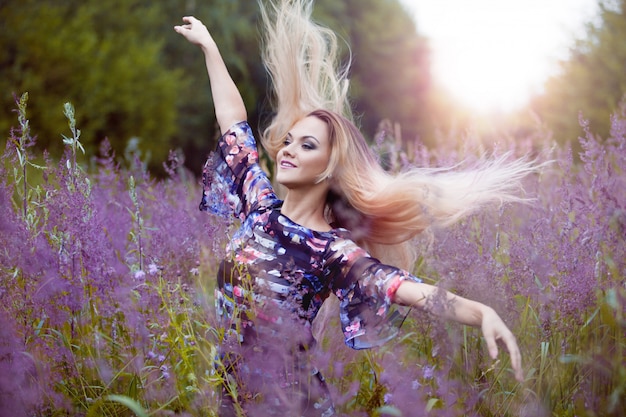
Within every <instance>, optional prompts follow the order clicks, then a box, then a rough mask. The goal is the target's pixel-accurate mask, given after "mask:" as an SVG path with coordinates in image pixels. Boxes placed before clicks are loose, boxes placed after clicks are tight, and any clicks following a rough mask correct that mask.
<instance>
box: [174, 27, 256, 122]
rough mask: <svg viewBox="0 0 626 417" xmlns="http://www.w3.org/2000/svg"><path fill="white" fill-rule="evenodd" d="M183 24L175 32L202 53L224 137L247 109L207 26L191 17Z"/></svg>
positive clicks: (245, 117) (242, 118) (245, 116)
mask: <svg viewBox="0 0 626 417" xmlns="http://www.w3.org/2000/svg"><path fill="white" fill-rule="evenodd" d="M183 22H185V24H184V25H180V26H175V27H174V30H175V31H176V32H177V33H180V34H181V35H183V36H184V37H185V38H186V39H187V40H188V41H189V42H191V43H193V44H194V45H198V46H199V47H200V48H201V49H202V52H203V53H204V58H205V62H206V68H207V72H208V74H209V80H210V82H211V94H212V96H213V103H214V106H215V116H216V117H217V123H218V124H219V126H220V131H221V132H222V134H224V133H225V132H226V131H227V130H228V128H230V127H231V126H232V125H234V124H235V123H238V122H241V121H244V120H246V119H247V114H246V108H245V105H244V103H243V99H242V98H241V94H239V90H238V89H237V86H236V85H235V83H234V82H233V80H232V78H231V77H230V74H229V73H228V69H227V68H226V64H224V60H223V59H222V56H221V55H220V51H219V49H218V48H217V44H216V43H215V41H214V40H213V37H212V36H211V34H210V33H209V31H208V29H207V28H206V26H205V25H204V24H203V23H202V22H201V21H200V20H198V19H196V18H195V17H192V16H186V17H183Z"/></svg>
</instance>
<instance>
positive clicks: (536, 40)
mask: <svg viewBox="0 0 626 417" xmlns="http://www.w3.org/2000/svg"><path fill="white" fill-rule="evenodd" d="M402 2H403V3H404V4H406V6H407V8H408V9H409V10H410V11H412V12H413V13H414V16H415V20H416V23H417V30H418V33H420V34H421V35H422V36H425V37H427V38H429V40H430V45H431V49H432V53H433V68H432V71H433V76H434V77H435V79H436V80H437V81H438V82H439V83H440V84H441V85H442V86H443V87H444V88H445V89H446V90H448V91H449V92H450V93H451V94H452V95H453V97H454V98H456V99H457V100H459V101H460V102H461V103H462V104H465V105H467V106H469V107H471V108H473V109H474V110H476V111H479V112H492V111H510V110H515V109H516V108H519V107H521V106H523V105H524V104H525V103H526V102H527V100H528V98H530V96H531V95H532V94H533V93H539V92H541V89H542V86H543V83H544V82H545V80H547V78H548V77H549V76H550V75H553V74H555V73H556V72H557V70H558V65H557V63H558V61H559V59H564V58H567V56H568V49H569V47H570V46H571V45H572V44H573V42H574V39H576V38H577V37H583V36H584V34H585V23H588V22H590V21H592V20H593V18H594V17H595V16H596V12H597V4H596V3H597V0H402Z"/></svg>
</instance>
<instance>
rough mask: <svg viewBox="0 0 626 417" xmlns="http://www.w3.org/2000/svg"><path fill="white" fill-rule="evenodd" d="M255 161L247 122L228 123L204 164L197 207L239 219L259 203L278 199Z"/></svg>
mask: <svg viewBox="0 0 626 417" xmlns="http://www.w3.org/2000/svg"><path fill="white" fill-rule="evenodd" d="M258 160H259V154H258V151H257V147H256V141H255V139H254V135H253V134H252V129H251V128H250V126H249V125H248V122H245V121H244V122H240V123H237V124H236V125H234V126H232V127H231V128H230V129H229V130H228V131H227V132H226V133H224V135H222V137H221V138H220V139H219V141H218V143H217V149H216V150H215V152H212V153H211V155H210V156H209V158H208V160H207V161H206V163H205V164H204V168H203V170H202V184H203V190H202V201H201V202H200V210H203V211H209V212H212V213H214V214H217V215H221V216H227V215H230V214H232V215H234V216H235V217H238V218H240V219H242V220H243V219H244V218H245V217H246V216H247V215H248V214H249V213H250V212H251V211H253V210H255V209H257V208H258V207H259V206H260V205H268V206H269V205H271V204H274V203H275V202H276V201H277V200H278V199H277V197H276V194H275V193H274V189H273V188H272V184H271V182H270V180H269V178H268V177H267V175H266V174H265V172H263V170H262V169H261V167H260V166H259V163H258Z"/></svg>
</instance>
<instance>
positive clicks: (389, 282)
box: [175, 0, 532, 415]
mask: <svg viewBox="0 0 626 417" xmlns="http://www.w3.org/2000/svg"><path fill="white" fill-rule="evenodd" d="M311 7H312V6H311V1H310V0H295V1H294V0H277V3H276V4H275V3H270V8H269V10H268V9H265V8H264V7H263V6H262V5H261V10H262V16H263V22H264V27H263V29H264V31H265V35H266V38H265V44H264V55H263V58H264V63H265V65H266V67H267V69H268V71H269V73H270V76H271V79H272V82H273V89H274V94H275V99H276V114H275V117H274V119H273V120H272V122H271V124H270V125H269V127H268V128H267V129H266V130H265V131H264V134H263V137H262V141H263V144H264V147H265V149H266V151H267V152H268V153H269V155H270V156H271V157H272V159H273V160H274V161H275V162H276V178H275V180H276V182H277V183H279V184H280V185H281V186H282V187H284V189H285V194H284V198H283V199H282V200H281V199H279V198H278V197H277V195H276V193H275V190H274V189H273V188H272V185H271V183H270V180H269V179H268V177H267V176H266V175H265V173H263V171H262V170H261V168H260V166H259V164H258V154H257V149H256V144H255V139H254V137H253V135H252V132H251V129H250V127H249V126H248V124H247V123H246V118H247V115H246V109H245V107H244V104H243V100H242V98H241V96H240V94H239V92H238V90H237V87H236V86H235V84H234V82H233V80H232V79H231V77H230V75H229V73H228V70H227V68H226V66H225V64H224V62H223V60H222V58H221V56H220V53H219V51H218V48H217V46H216V44H215V42H214V40H213V39H212V37H211V35H210V34H209V32H208V30H207V28H206V27H205V26H204V25H203V24H202V22H200V21H199V20H197V19H195V18H194V17H184V18H183V22H184V24H183V25H181V26H176V27H175V30H176V31H177V32H178V33H179V34H181V35H183V36H184V37H185V38H186V39H187V40H188V41H190V42H191V43H193V44H196V45H198V46H200V48H201V50H202V51H203V53H204V56H205V61H206V67H207V71H208V75H209V78H210V82H211V92H212V96H213V101H214V103H215V112H216V116H217V121H218V124H219V126H220V130H221V132H222V137H221V139H220V141H219V144H218V149H217V151H216V153H214V154H213V155H212V156H211V157H210V158H209V161H207V164H206V166H205V169H204V194H203V199H202V203H201V209H203V210H210V211H214V212H224V207H228V210H230V211H231V212H233V213H234V214H235V216H236V217H238V218H239V219H240V221H241V226H240V228H239V230H238V231H237V232H236V234H235V235H234V236H233V238H232V240H231V242H230V244H229V249H230V251H231V252H232V258H231V259H228V260H225V261H224V262H222V265H221V266H220V271H219V276H218V286H217V290H216V304H217V306H218V312H219V313H220V315H222V317H224V318H225V319H226V320H228V321H229V323H230V328H231V330H232V331H231V333H232V334H233V335H235V339H236V341H237V343H239V344H241V345H242V346H246V345H247V346H252V347H254V348H253V349H251V350H250V351H249V353H250V355H252V354H253V353H254V352H255V351H256V352H258V351H261V352H262V354H263V355H266V354H268V352H269V351H270V350H271V346H270V345H274V346H276V345H280V346H281V347H283V348H284V347H285V346H291V347H292V349H291V350H292V353H293V352H295V355H293V356H294V359H293V361H292V362H291V363H290V365H289V366H288V368H289V369H290V370H291V371H292V370H293V369H296V368H297V369H300V370H301V369H304V370H305V371H307V372H309V373H308V375H313V376H314V378H313V379H317V388H319V389H318V392H317V394H316V395H312V394H310V393H306V392H305V393H303V394H302V398H301V401H300V402H299V403H298V407H300V409H299V410H298V412H299V413H300V414H299V415H332V413H333V410H332V405H331V404H330V402H329V400H328V395H327V393H326V391H325V390H324V384H323V378H321V376H320V375H319V373H317V372H315V371H314V370H311V369H310V368H308V365H303V364H302V362H301V361H299V359H298V358H299V357H300V356H301V355H304V353H303V352H304V351H306V350H307V349H309V348H310V346H312V344H313V342H314V338H313V337H312V336H311V330H310V329H311V323H312V322H313V319H314V318H315V317H316V316H317V314H318V312H319V310H320V307H321V305H322V303H323V302H324V300H325V299H326V298H328V297H329V296H330V295H334V296H335V297H336V298H337V299H338V300H339V308H340V321H341V327H342V330H343V334H344V337H345V342H346V344H347V345H348V346H350V347H352V348H354V349H363V348H370V347H373V346H377V345H380V344H381V343H384V342H386V341H387V340H389V339H391V338H393V337H394V336H395V335H396V333H397V320H396V315H394V314H393V313H392V312H391V309H390V307H391V305H392V304H393V303H396V304H399V305H404V306H412V307H418V308H422V309H425V310H428V311H431V312H433V313H435V314H438V315H441V316H443V317H445V318H447V319H451V320H454V321H456V322H459V323H462V324H465V325H470V326H480V327H481V329H482V332H483V335H484V337H485V340H486V342H487V346H488V350H489V353H490V355H491V357H492V358H496V356H497V354H498V347H497V343H496V342H497V341H501V342H502V343H503V344H504V345H505V346H506V348H507V349H508V351H509V354H510V355H511V366H512V368H513V370H514V372H515V377H516V378H517V379H518V380H520V381H521V380H522V379H523V375H522V367H521V357H520V352H519V349H518V346H517V343H516V340H515V337H514V336H513V334H512V333H511V331H510V330H509V329H508V328H507V326H506V325H505V324H504V323H503V321H502V320H501V318H500V317H499V316H498V314H496V312H495V311H494V310H493V309H492V308H490V307H488V306H486V305H483V304H481V303H478V302H475V301H471V300H468V299H464V298H462V297H459V296H456V295H453V294H451V293H448V292H445V291H443V290H441V289H438V288H437V287H434V286H431V285H427V284H425V283H422V282H421V280H420V279H418V278H416V277H414V276H412V275H411V274H410V273H409V272H407V271H406V270H404V269H401V268H397V267H395V266H391V265H392V263H391V262H389V261H390V260H392V261H393V262H394V264H395V265H398V266H401V267H404V268H405V269H408V268H410V267H411V266H412V262H411V251H410V250H409V249H410V242H409V241H410V239H411V238H413V237H414V236H415V235H417V234H418V233H420V232H422V231H424V230H425V229H427V228H429V227H431V226H440V225H448V224H451V223H453V222H455V221H456V220H458V219H459V218H461V217H463V216H464V215H466V214H468V213H471V212H472V211H475V210H476V209H477V208H479V207H481V206H483V205H485V204H488V203H492V202H502V201H518V200H520V199H519V198H518V197H516V196H515V194H514V193H513V190H515V189H516V187H517V186H518V185H519V181H520V179H521V178H522V177H523V176H524V175H526V174H527V173H528V172H530V171H531V170H532V167H531V166H530V164H528V163H525V162H523V161H516V162H513V163H505V162H504V160H497V161H491V162H489V163H486V164H485V165H484V166H483V167H481V168H479V169H476V170H474V171H469V172H462V173H454V172H451V171H446V172H443V173H439V174H432V173H427V172H424V171H421V170H414V171H411V172H407V173H404V174H401V175H400V176H396V177H393V176H390V175H388V174H387V173H386V172H385V171H384V170H383V169H382V168H381V167H380V166H379V164H378V163H377V161H376V159H375V158H374V157H373V156H372V154H371V152H370V151H369V148H368V147H367V144H366V142H365V140H364V139H363V137H362V135H361V134H360V133H359V131H358V129H357V128H356V127H355V125H354V123H353V122H352V121H351V116H350V111H349V106H348V105H347V94H346V93H347V79H346V72H345V70H344V71H341V70H338V69H337V65H336V60H335V59H336V56H337V54H336V51H337V47H336V40H335V36H334V34H333V33H332V32H331V31H329V30H328V29H326V28H323V27H321V26H318V25H316V24H315V23H313V22H312V21H311ZM348 229H349V230H348ZM374 256H376V257H374ZM377 258H379V259H381V260H382V261H384V262H381V261H379V260H378V259H377ZM437 297H442V298H440V299H439V300H440V301H441V302H434V300H435V299H436V298H437ZM287 323H289V326H291V327H289V328H290V329H293V328H294V327H293V324H294V323H295V324H297V325H298V327H297V328H298V329H299V330H298V332H297V334H294V333H293V332H291V331H290V334H289V340H287V339H286V338H284V334H283V335H282V336H281V333H280V328H284V327H285V326H287ZM264 335H265V336H269V338H266V339H264V338H263V337H264ZM281 337H283V338H281ZM225 339H226V340H227V341H228V340H232V339H233V338H232V337H231V338H230V339H229V336H226V337H225ZM263 340H264V341H265V342H261V341H263ZM268 340H273V343H267V341H268ZM244 359H245V360H246V362H247V363H248V364H249V363H250V360H249V358H244ZM240 360H241V357H240V356H236V357H235V356H233V357H231V358H228V357H226V358H225V360H224V361H225V363H227V365H226V367H227V368H228V369H227V372H230V373H233V374H234V373H236V372H240V373H239V374H238V375H239V377H240V376H241V375H242V374H243V373H245V372H248V375H252V374H254V371H251V370H250V366H249V365H248V364H246V365H245V366H244V365H242V364H241V362H240ZM235 362H236V363H235ZM293 363H297V365H293ZM244 368H245V369H246V371H245V372H244V370H243V369H244ZM281 369H283V368H281ZM285 369H286V368H285ZM283 370H284V369H283ZM279 373H280V372H279ZM292 373H293V372H286V373H283V377H284V375H285V374H289V375H292ZM274 376H275V375H274ZM274 376H273V377H274ZM227 379H228V378H227ZM283 382H284V381H283ZM292 382H293V381H292ZM237 384H240V385H245V384H244V383H243V382H242V381H241V380H236V383H235V386H237ZM298 384H299V386H300V389H302V386H303V385H305V384H303V381H302V380H298V381H296V383H293V384H292V385H298ZM287 385H289V384H287ZM314 385H315V384H314V383H311V382H310V381H309V384H308V385H307V390H309V391H310V390H312V389H313V388H315V387H314ZM230 386H231V389H230V390H229V392H230V394H231V395H232V396H233V398H232V399H231V400H230V401H226V400H228V399H225V403H228V406H227V407H226V408H228V409H230V410H231V412H232V410H233V409H234V408H237V407H239V406H241V404H243V402H245V398H244V397H245V396H244V395H242V390H243V388H242V387H241V386H240V387H239V391H237V393H236V394H235V393H234V391H233V389H232V386H233V384H230ZM282 386H285V384H283V385H282ZM248 388H249V384H248ZM236 389H237V388H235V390H236ZM275 395H276V398H274V399H273V403H272V404H274V405H270V406H268V407H269V408H271V409H272V410H269V411H268V410H266V411H265V413H266V414H265V415H272V414H271V412H272V411H276V412H277V413H279V412H281V411H280V410H283V411H284V410H285V407H287V404H288V403H291V404H293V398H292V397H291V399H288V398H286V397H285V398H282V397H281V394H280V393H275ZM250 397H254V394H251V396H250ZM242 401H243V402H242ZM250 401H251V402H254V400H250ZM233 402H234V403H236V404H234V405H233V404H232V403H233ZM266 405H267V404H266ZM244 408H245V405H244ZM283 415H295V414H289V413H286V414H285V413H284V412H283Z"/></svg>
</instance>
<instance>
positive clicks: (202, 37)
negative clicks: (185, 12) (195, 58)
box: [174, 16, 215, 47]
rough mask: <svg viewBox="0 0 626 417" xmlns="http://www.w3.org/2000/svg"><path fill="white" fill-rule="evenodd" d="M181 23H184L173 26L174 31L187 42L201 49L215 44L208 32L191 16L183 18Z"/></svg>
mask: <svg viewBox="0 0 626 417" xmlns="http://www.w3.org/2000/svg"><path fill="white" fill-rule="evenodd" d="M183 22H185V24H184V25H179V26H174V30H175V31H176V33H180V34H181V35H183V36H184V37H185V39H187V40H188V41H189V42H191V43H193V44H194V45H199V46H201V47H207V46H209V45H214V44H215V41H214V40H213V37H211V34H210V33H209V30H208V29H207V27H206V26H205V25H204V24H203V23H202V22H201V21H200V20H198V19H196V18H195V17H193V16H185V17H183Z"/></svg>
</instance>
